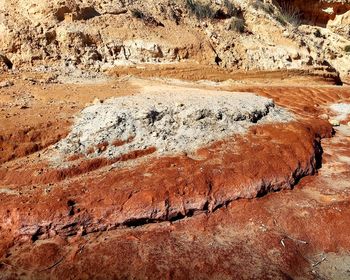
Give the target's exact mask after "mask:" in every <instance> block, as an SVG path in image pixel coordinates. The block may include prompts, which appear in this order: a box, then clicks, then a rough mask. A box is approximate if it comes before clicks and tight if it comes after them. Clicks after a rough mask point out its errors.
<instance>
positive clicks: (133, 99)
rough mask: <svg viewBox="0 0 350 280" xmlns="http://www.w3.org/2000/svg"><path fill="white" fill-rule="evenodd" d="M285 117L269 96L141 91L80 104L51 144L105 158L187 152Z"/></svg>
mask: <svg viewBox="0 0 350 280" xmlns="http://www.w3.org/2000/svg"><path fill="white" fill-rule="evenodd" d="M291 120H292V117H291V116H289V114H288V113H287V112H285V111H284V110H282V109H280V108H277V107H276V106H275V105H274V103H273V101H272V100H269V99H267V98H262V97H258V96H256V95H253V94H249V93H245V94H237V93H231V92H218V91H205V90H196V89H192V90H183V92H181V89H173V90H172V92H167V91H162V90H159V91H158V92H152V90H149V91H147V90H146V91H145V92H142V93H141V94H137V95H134V96H128V97H121V98H116V99H111V100H108V101H106V102H104V103H103V104H97V105H93V106H91V107H88V108H86V109H84V110H83V111H82V113H81V115H80V117H79V118H78V120H77V121H76V123H75V125H74V127H73V128H72V132H71V133H70V134H69V135H68V137H67V138H66V139H64V140H62V141H61V142H60V143H58V145H57V148H58V151H60V152H61V153H63V154H64V155H71V154H85V155H87V154H89V153H91V150H95V151H96V152H95V153H93V154H91V155H90V156H102V157H109V158H117V157H120V156H121V155H123V154H128V153H130V152H132V151H135V150H142V149H147V148H150V147H155V148H156V149H157V151H158V152H159V153H160V154H164V153H168V154H169V153H170V154H173V153H179V152H192V151H195V150H196V149H198V148H200V147H203V146H205V145H207V144H209V143H210V142H213V141H215V140H216V141H217V140H222V139H224V138H227V137H230V136H232V135H233V134H236V133H243V132H245V131H246V130H247V128H249V127H250V126H251V125H253V124H254V123H258V122H259V123H267V122H286V121H291ZM113 143H114V144H115V145H113ZM116 143H119V145H118V144H116ZM99 146H101V147H100V149H97V147H99ZM102 146H103V149H102Z"/></svg>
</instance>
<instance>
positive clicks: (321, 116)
mask: <svg viewBox="0 0 350 280" xmlns="http://www.w3.org/2000/svg"><path fill="white" fill-rule="evenodd" d="M318 117H319V118H320V119H322V120H326V121H328V120H329V116H328V115H327V114H322V115H319V116H318Z"/></svg>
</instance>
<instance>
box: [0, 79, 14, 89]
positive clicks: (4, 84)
mask: <svg viewBox="0 0 350 280" xmlns="http://www.w3.org/2000/svg"><path fill="white" fill-rule="evenodd" d="M11 86H13V82H12V81H7V80H6V81H2V82H0V88H6V87H11Z"/></svg>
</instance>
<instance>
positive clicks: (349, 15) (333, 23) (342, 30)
mask: <svg viewBox="0 0 350 280" xmlns="http://www.w3.org/2000/svg"><path fill="white" fill-rule="evenodd" d="M327 28H328V29H330V30H332V31H334V32H336V33H338V34H340V35H343V36H344V37H346V38H348V39H350V10H349V11H347V12H346V13H345V14H342V15H338V16H336V17H335V19H334V20H330V21H329V22H328V24H327Z"/></svg>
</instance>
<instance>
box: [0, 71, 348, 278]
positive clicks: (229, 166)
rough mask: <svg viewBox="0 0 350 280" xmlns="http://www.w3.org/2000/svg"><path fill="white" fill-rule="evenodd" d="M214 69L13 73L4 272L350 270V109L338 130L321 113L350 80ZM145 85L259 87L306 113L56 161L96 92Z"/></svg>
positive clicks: (207, 274) (132, 274) (8, 102)
mask: <svg viewBox="0 0 350 280" xmlns="http://www.w3.org/2000/svg"><path fill="white" fill-rule="evenodd" d="M167 67H168V66H167ZM191 67H192V66H191ZM206 70H207V69H202V68H201V67H199V68H197V69H195V67H194V66H193V69H192V70H191V71H192V73H196V74H194V76H191V75H187V74H186V73H187V72H186V71H185V69H183V70H180V71H177V72H176V73H174V72H171V71H170V72H171V73H170V75H169V71H165V72H161V73H164V75H163V74H159V75H157V77H158V78H156V79H153V78H150V77H153V75H154V74H155V72H154V71H155V70H152V69H151V70H150V71H149V72H148V71H147V69H146V70H145V69H144V70H143V71H141V72H139V73H136V72H134V71H136V70H135V68H133V69H129V70H125V69H122V70H115V71H116V72H114V73H112V76H113V75H115V74H117V75H119V76H124V75H125V74H128V75H129V74H134V75H136V76H139V78H135V77H131V76H128V77H122V78H121V77H119V78H115V77H113V78H109V79H108V80H106V81H102V82H95V83H92V84H50V83H40V79H41V78H42V77H35V79H34V78H33V79H34V81H33V79H24V77H23V76H18V75H17V76H7V77H3V78H5V79H10V80H13V81H14V86H11V87H7V88H2V89H0V102H1V110H0V118H1V135H2V137H1V142H0V145H1V146H0V152H1V156H0V160H1V163H2V165H1V166H0V186H1V188H0V201H1V204H0V213H1V215H0V217H1V220H0V221H1V223H0V226H1V231H0V235H1V242H0V256H1V259H0V275H1V277H2V278H3V279H86V278H96V279H99V278H101V279H147V278H148V279H149V278H152V279H153V278H157V279H158V278H161V279H163V278H166V279H184V278H188V279H232V278H237V279H254V278H255V279H256V278H260V279H266V278H274V279H295V278H299V279H347V278H348V277H349V276H350V275H349V267H350V263H349V251H350V239H349V238H348V234H347V232H349V230H350V228H349V227H350V220H349V217H350V215H349V214H350V213H349V209H350V208H349V203H350V197H349V194H350V185H349V179H350V168H349V164H350V160H349V159H350V153H349V145H350V128H349V127H348V126H346V125H345V121H343V124H342V125H341V126H340V127H338V128H336V129H335V132H334V131H333V129H332V127H331V125H330V124H329V123H328V121H326V120H322V119H321V118H320V117H319V116H320V115H321V114H328V115H329V116H330V117H333V115H334V113H332V112H331V111H330V109H329V106H330V105H331V104H333V103H339V102H344V103H350V89H349V88H348V87H337V86H332V85H329V80H327V79H323V82H322V84H323V85H321V86H315V84H317V83H319V81H320V80H322V78H321V77H318V76H317V77H315V76H307V75H301V76H300V75H299V74H300V73H299V74H298V73H289V74H288V75H289V76H288V75H286V73H280V76H278V73H277V72H274V73H261V74H258V73H255V74H251V76H249V75H250V74H248V76H244V75H243V74H239V75H242V76H239V75H238V74H237V75H238V76H236V77H245V78H244V79H242V80H243V82H240V81H235V78H233V79H232V80H228V79H231V78H228V77H231V76H230V74H228V73H224V74H222V72H220V71H215V70H213V72H210V74H209V76H208V75H204V73H205V72H206V73H209V72H208V71H206ZM118 71H119V72H118ZM26 75H27V76H28V75H33V74H28V73H27V74H26ZM225 75H227V76H225ZM232 75H233V74H232ZM27 76H26V77H27ZM233 76H234V75H233ZM140 77H141V78H140ZM159 77H161V78H159ZM184 77H189V78H187V79H185V80H187V81H181V79H183V78H184ZM216 77H219V78H216ZM249 77H251V78H249ZM166 78H171V79H166ZM203 79H208V80H209V81H200V80H203ZM188 80H190V81H188ZM237 80H240V78H237ZM218 81H224V82H221V83H219V82H218ZM327 83H328V85H327ZM301 84H303V85H304V86H301ZM145 87H147V88H148V89H152V88H154V89H156V88H162V89H169V90H171V88H174V87H176V88H184V89H187V90H188V89H191V88H201V89H211V90H212V89H215V90H228V91H232V92H237V91H238V92H239V91H245V92H254V93H257V94H258V95H262V96H266V97H269V98H272V99H273V100H274V101H275V102H276V104H277V105H279V106H282V107H284V108H285V109H287V110H290V111H291V112H293V113H294V114H295V116H296V120H294V121H293V122H289V123H276V124H268V125H261V124H258V125H256V126H254V127H252V128H250V130H249V131H248V132H247V133H246V134H240V135H234V136H232V137H231V138H228V139H225V140H222V141H217V142H215V143H213V144H211V145H209V146H206V147H203V148H201V149H199V150H197V151H196V152H194V153H189V154H174V155H172V156H166V157H165V156H159V155H155V154H154V150H152V149H148V150H140V151H136V152H135V153H133V154H129V155H127V156H125V157H122V158H115V159H105V158H97V159H94V160H87V159H86V158H84V156H83V155H76V156H75V157H73V158H70V160H69V161H67V162H66V165H65V166H57V164H56V163H55V162H54V161H52V158H51V157H52V146H50V145H51V144H53V143H55V142H57V141H58V140H59V139H62V138H63V137H65V136H66V135H67V133H68V132H69V130H70V126H71V124H72V122H73V119H74V115H75V114H76V113H78V112H79V111H80V110H81V109H82V108H84V107H85V106H86V105H87V103H91V102H93V101H94V99H95V98H98V99H99V100H105V99H106V98H109V97H115V96H120V95H126V94H137V93H138V92H139V91H140V89H142V88H145ZM236 94H239V93H236ZM33 143H35V147H34V148H33V147H30V145H32V144H33ZM123 144H124V143H116V145H123ZM28 147H29V148H28ZM99 148H100V149H103V147H99Z"/></svg>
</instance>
